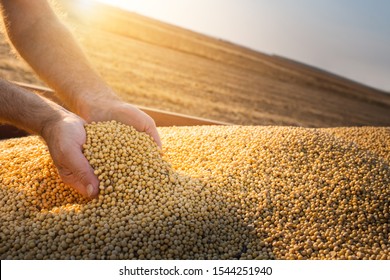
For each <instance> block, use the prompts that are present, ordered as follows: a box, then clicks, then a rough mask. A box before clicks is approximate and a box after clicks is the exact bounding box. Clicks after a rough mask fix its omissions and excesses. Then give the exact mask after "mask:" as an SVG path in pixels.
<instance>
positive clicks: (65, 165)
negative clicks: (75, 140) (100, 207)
mask: <svg viewBox="0 0 390 280" xmlns="http://www.w3.org/2000/svg"><path fill="white" fill-rule="evenodd" d="M58 169H59V170H58V171H59V173H60V176H61V178H62V179H63V181H64V182H65V183H67V184H69V185H71V186H72V187H73V188H75V189H76V190H77V191H78V192H79V193H81V194H82V195H83V196H85V197H88V198H94V197H96V196H97V195H98V193H99V180H98V178H97V177H96V175H95V174H94V171H93V168H92V167H91V166H90V164H89V162H88V160H87V159H86V158H85V157H84V155H83V153H82V152H81V149H74V150H72V151H70V152H69V153H67V154H66V155H65V157H64V158H63V159H62V161H61V165H60V167H59V168H58Z"/></svg>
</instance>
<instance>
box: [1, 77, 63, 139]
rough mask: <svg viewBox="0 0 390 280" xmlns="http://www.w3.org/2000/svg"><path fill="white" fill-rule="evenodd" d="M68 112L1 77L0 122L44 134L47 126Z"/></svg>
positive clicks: (33, 132)
mask: <svg viewBox="0 0 390 280" xmlns="http://www.w3.org/2000/svg"><path fill="white" fill-rule="evenodd" d="M67 113H69V112H67V111H66V110H65V109H63V108H62V107H60V106H59V105H57V104H55V103H54V102H51V101H49V100H47V99H46V98H43V97H41V96H38V95H36V94H33V93H31V92H29V91H27V90H25V89H23V88H21V87H19V86H16V85H14V84H12V83H9V82H7V81H5V80H2V79H0V122H2V123H8V124H12V125H15V126H17V127H19V128H21V129H24V130H26V131H28V132H29V133H32V134H38V135H41V136H43V134H44V128H45V127H47V126H50V125H51V124H52V123H55V122H57V121H58V120H60V119H61V118H62V117H63V116H64V115H65V114H67Z"/></svg>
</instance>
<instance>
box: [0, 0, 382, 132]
mask: <svg viewBox="0 0 390 280" xmlns="http://www.w3.org/2000/svg"><path fill="white" fill-rule="evenodd" d="M55 2H57V4H58V5H57V8H58V10H59V11H60V13H61V17H62V18H63V21H64V22H65V23H66V24H67V25H68V26H69V27H70V28H71V30H72V32H73V34H74V35H75V37H76V38H77V40H78V41H79V42H80V44H81V45H82V47H83V48H84V50H85V52H86V54H87V55H88V57H89V58H90V60H91V62H92V64H93V65H94V66H95V67H96V69H97V70H98V71H99V73H100V74H101V75H102V76H103V77H104V79H105V80H106V81H107V82H108V83H109V84H110V85H111V86H112V87H113V88H114V89H115V90H116V91H117V93H118V94H119V95H120V96H122V97H123V99H124V100H126V101H128V102H130V103H133V104H136V105H142V106H147V107H152V108H157V109H162V110H167V111H171V112H177V113H183V114H189V115H193V116H198V117H204V118H209V119H214V120H218V121H224V122H229V123H234V124H243V125H291V126H305V127H336V126H364V125H373V126H388V125H390V117H389V111H390V95H389V94H387V93H385V92H382V91H379V90H376V89H373V88H370V87H367V86H364V85H362V84H359V83H356V82H353V81H350V80H347V79H344V78H342V77H338V76H336V75H332V74H330V73H327V72H324V71H321V70H319V69H315V68H312V67H309V66H306V65H303V64H300V63H297V62H294V61H291V60H288V59H285V58H282V57H278V56H272V55H266V54H263V53H260V52H256V51H253V50H250V49H247V48H244V47H241V46H238V45H234V44H232V43H229V42H225V41H222V40H218V39H215V38H211V37H207V36H204V35H201V34H198V33H194V32H191V31H189V30H185V29H182V28H179V27H175V26H172V25H168V24H165V23H162V22H159V21H156V20H153V19H150V18H146V17H143V16H140V15H137V14H134V13H130V12H125V11H122V10H119V9H115V8H110V7H107V6H102V5H100V4H99V5H98V4H96V5H95V7H93V8H91V9H90V10H89V11H88V12H86V11H85V10H84V11H82V10H80V9H77V8H76V5H75V3H76V2H77V1H60V0H57V1H55ZM0 58H1V59H0V75H1V77H3V78H6V79H10V80H14V81H19V82H27V83H33V84H38V85H42V82H41V81H40V80H39V79H38V78H37V77H36V76H34V74H33V73H32V71H31V70H30V68H29V67H28V66H27V65H26V64H25V63H24V62H22V61H20V60H18V59H17V58H16V56H15V55H12V54H11V50H10V48H9V46H8V44H7V42H6V39H5V38H4V36H3V35H1V37H0Z"/></svg>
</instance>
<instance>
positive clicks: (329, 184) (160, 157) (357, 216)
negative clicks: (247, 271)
mask: <svg viewBox="0 0 390 280" xmlns="http://www.w3.org/2000/svg"><path fill="white" fill-rule="evenodd" d="M159 131H160V135H161V137H162V140H163V150H162V151H160V150H159V148H158V147H157V146H156V145H155V143H154V142H153V140H152V139H151V138H150V137H149V136H147V135H146V134H144V133H140V132H137V131H135V130H134V129H133V128H131V127H129V126H126V125H123V124H120V123H117V122H115V121H112V122H103V123H96V124H95V123H93V124H89V125H86V132H87V142H86V144H85V145H84V151H83V152H84V154H85V156H86V157H87V159H88V160H89V161H90V163H91V165H92V167H93V168H94V170H95V174H96V175H97V176H98V177H99V180H100V182H101V183H100V193H99V196H98V198H96V199H94V200H91V201H89V200H86V199H83V198H82V197H81V196H80V195H78V194H77V193H76V192H75V191H73V189H71V188H70V187H69V186H66V185H64V184H63V183H62V182H61V180H60V178H59V177H58V173H57V170H56V168H55V166H54V165H53V163H52V160H51V158H50V155H49V152H48V149H47V147H46V146H45V144H44V142H42V140H41V139H40V138H39V137H36V136H30V137H25V138H21V139H11V140H6V141H2V142H0V238H1V243H0V257H1V259H390V241H389V230H390V169H389V162H390V129H389V128H373V127H361V128H330V129H313V128H296V127H295V128H293V127H260V126H200V127H169V128H160V129H159Z"/></svg>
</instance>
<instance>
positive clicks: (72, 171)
mask: <svg viewBox="0 0 390 280" xmlns="http://www.w3.org/2000/svg"><path fill="white" fill-rule="evenodd" d="M84 123H85V121H84V120H82V119H81V118H79V117H78V116H76V115H74V114H73V113H70V112H67V113H66V114H63V116H62V117H61V118H59V119H58V120H56V121H54V122H51V123H49V124H47V125H46V126H45V127H44V128H43V130H42V137H43V138H44V140H45V141H46V143H47V145H48V147H49V151H50V154H51V157H52V159H53V162H54V164H55V165H56V167H57V169H58V172H59V175H60V177H61V179H62V180H63V182H64V183H65V184H69V185H70V186H72V187H73V188H74V189H76V190H77V191H78V192H79V193H80V194H82V195H83V196H84V197H87V198H94V197H96V196H97V195H98V193H99V180H98V178H97V177H96V175H95V174H94V170H93V169H92V167H91V166H90V164H89V162H88V160H87V159H86V158H85V157H84V155H83V153H82V146H83V144H84V143H85V141H86V133H85V129H84Z"/></svg>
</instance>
